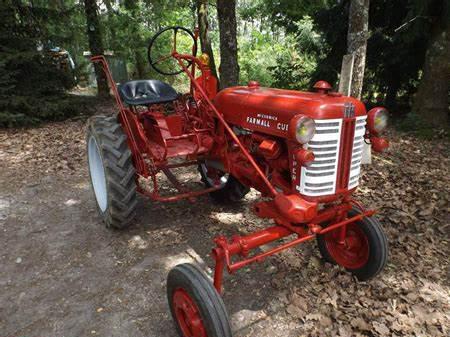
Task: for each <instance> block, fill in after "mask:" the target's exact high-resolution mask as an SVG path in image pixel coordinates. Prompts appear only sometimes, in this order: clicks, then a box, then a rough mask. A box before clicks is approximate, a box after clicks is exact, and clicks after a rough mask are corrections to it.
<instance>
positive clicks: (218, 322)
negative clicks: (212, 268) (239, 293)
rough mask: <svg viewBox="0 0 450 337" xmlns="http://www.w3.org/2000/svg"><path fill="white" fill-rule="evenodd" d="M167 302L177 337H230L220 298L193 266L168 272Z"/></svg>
mask: <svg viewBox="0 0 450 337" xmlns="http://www.w3.org/2000/svg"><path fill="white" fill-rule="evenodd" d="M167 299H168V301H169V307H170V312H171V313H172V317H173V320H174V321H175V323H176V328H177V331H178V333H179V335H180V336H181V337H232V335H231V328H230V322H229V319H228V314H227V312H226V309H225V305H224V304H223V301H222V298H221V297H220V295H219V294H218V293H217V291H216V289H215V288H214V286H213V285H212V283H211V281H210V280H209V279H208V278H207V277H206V276H205V274H204V273H203V272H202V271H201V270H200V269H199V268H197V267H196V266H194V265H192V264H189V263H184V264H180V265H178V266H176V267H175V268H173V269H172V270H171V271H170V272H169V275H168V277H167Z"/></svg>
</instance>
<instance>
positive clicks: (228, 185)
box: [198, 164, 250, 204]
mask: <svg viewBox="0 0 450 337" xmlns="http://www.w3.org/2000/svg"><path fill="white" fill-rule="evenodd" d="M198 171H199V172H200V175H201V177H202V182H203V183H204V184H205V186H206V187H207V188H209V187H214V186H218V185H220V184H221V185H223V186H222V188H221V189H220V190H217V191H214V192H211V193H209V195H210V196H211V198H212V199H213V200H214V201H215V202H217V203H219V204H232V203H237V202H239V201H240V200H242V199H243V198H244V197H245V195H246V194H247V193H248V192H249V191H250V188H248V187H247V186H245V185H243V184H242V183H241V182H240V181H239V180H237V179H236V178H235V177H233V176H232V175H228V176H227V177H226V180H224V179H221V180H224V181H221V183H220V184H214V183H213V182H212V180H211V178H209V177H208V174H207V172H208V168H207V167H206V165H205V164H200V165H199V166H198ZM224 177H225V175H224Z"/></svg>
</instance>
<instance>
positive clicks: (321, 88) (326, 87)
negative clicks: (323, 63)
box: [313, 81, 332, 94]
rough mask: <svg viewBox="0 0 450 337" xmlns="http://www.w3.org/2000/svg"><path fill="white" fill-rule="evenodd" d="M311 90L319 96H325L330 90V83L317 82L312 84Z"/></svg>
mask: <svg viewBox="0 0 450 337" xmlns="http://www.w3.org/2000/svg"><path fill="white" fill-rule="evenodd" d="M313 88H314V89H315V90H316V91H317V92H319V93H321V94H326V93H327V92H328V91H330V90H331V89H332V88H331V85H330V83H328V82H327V81H317V82H316V83H315V84H314V86H313Z"/></svg>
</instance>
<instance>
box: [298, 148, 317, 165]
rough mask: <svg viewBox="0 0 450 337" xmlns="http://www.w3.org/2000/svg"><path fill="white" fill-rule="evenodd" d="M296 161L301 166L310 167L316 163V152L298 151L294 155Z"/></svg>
mask: <svg viewBox="0 0 450 337" xmlns="http://www.w3.org/2000/svg"><path fill="white" fill-rule="evenodd" d="M294 156H295V159H296V160H297V162H298V163H299V164H300V165H301V166H308V165H309V164H311V163H312V162H313V161H314V159H315V158H314V152H312V151H308V150H305V149H302V148H300V149H298V150H297V151H295V153H294Z"/></svg>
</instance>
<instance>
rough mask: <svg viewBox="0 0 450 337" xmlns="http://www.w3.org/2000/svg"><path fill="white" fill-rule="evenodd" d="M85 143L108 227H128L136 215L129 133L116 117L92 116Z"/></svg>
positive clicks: (91, 176)
mask: <svg viewBox="0 0 450 337" xmlns="http://www.w3.org/2000/svg"><path fill="white" fill-rule="evenodd" d="M86 145H87V154H88V156H87V157H88V167H89V176H90V180H91V186H92V189H93V191H94V195H95V199H96V201H97V207H98V210H99V213H100V215H101V216H102V218H103V220H104V222H105V224H106V226H107V227H112V228H116V229H123V228H126V227H128V226H129V225H130V224H131V223H132V222H133V220H134V218H135V215H136V205H137V192H136V181H135V174H136V173H135V170H134V167H133V163H132V156H131V151H130V149H129V148H128V143H127V136H126V135H125V133H124V131H123V130H122V126H121V125H120V123H119V122H118V121H117V118H116V117H106V116H97V117H93V118H92V119H91V120H90V121H89V123H88V128H87V135H86Z"/></svg>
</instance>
